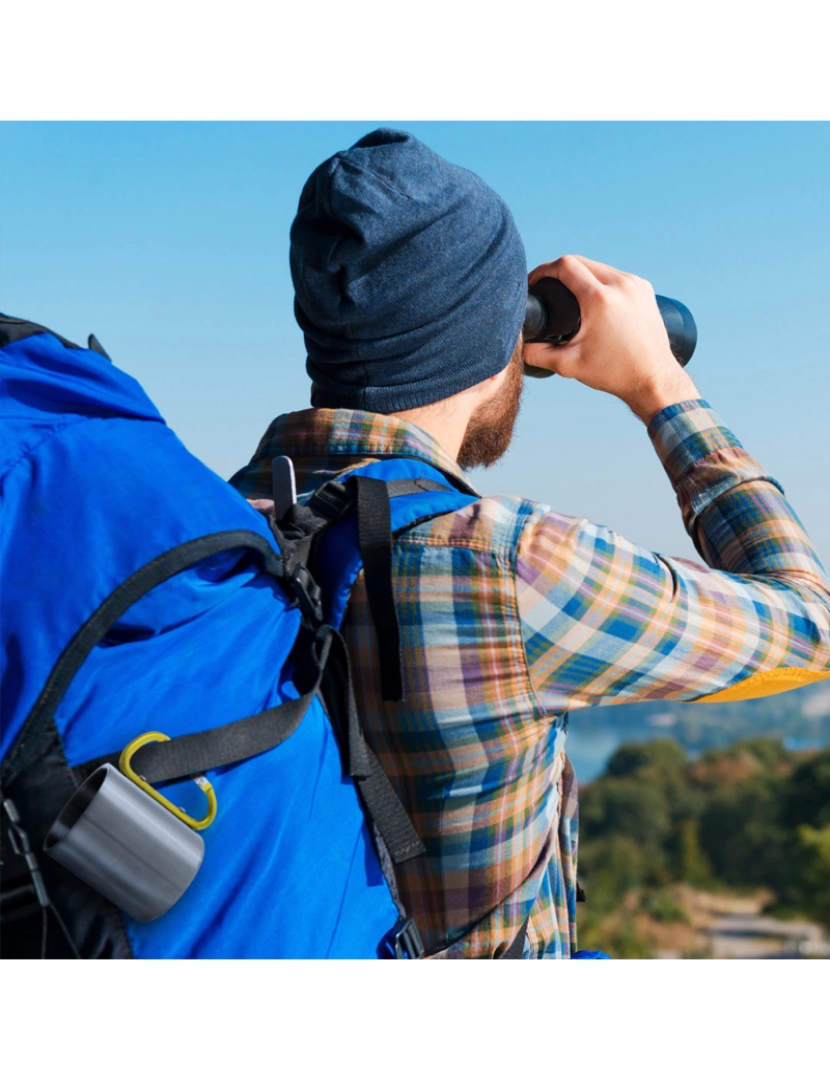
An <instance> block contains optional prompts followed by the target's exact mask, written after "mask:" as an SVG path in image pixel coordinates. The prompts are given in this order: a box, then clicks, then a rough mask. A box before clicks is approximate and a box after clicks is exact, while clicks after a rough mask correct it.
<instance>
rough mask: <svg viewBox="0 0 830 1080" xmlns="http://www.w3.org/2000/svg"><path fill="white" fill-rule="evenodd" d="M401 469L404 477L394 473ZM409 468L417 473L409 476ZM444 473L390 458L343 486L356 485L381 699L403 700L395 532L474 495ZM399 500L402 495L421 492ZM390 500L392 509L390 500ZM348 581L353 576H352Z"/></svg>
mask: <svg viewBox="0 0 830 1080" xmlns="http://www.w3.org/2000/svg"><path fill="white" fill-rule="evenodd" d="M398 470H400V471H403V472H406V473H409V474H410V475H409V476H398V477H396V476H395V473H396V472H397V471H398ZM413 471H416V472H418V473H420V474H421V475H416V476H413V475H411V474H412V472H413ZM446 481H447V478H446V477H445V476H444V474H443V473H439V472H438V470H437V469H435V468H433V467H432V466H430V465H427V464H426V463H424V462H418V461H414V460H413V459H391V460H385V461H382V462H377V463H374V464H372V465H368V466H364V467H363V468H361V469H357V470H355V471H354V472H353V473H351V474H349V476H348V477H347V478H346V486H347V487H348V486H349V485H353V486H354V488H355V489H356V492H357V496H356V503H357V523H358V526H357V527H358V547H359V551H360V559H361V562H362V564H363V572H364V580H365V583H366V595H367V598H368V601H369V610H370V612H371V615H372V622H373V623H374V627H375V635H376V638H377V646H378V658H379V663H380V676H381V695H382V697H383V700H384V701H402V700H403V676H402V663H401V633H400V624H399V622H398V614H397V609H396V607H395V595H394V589H393V582H392V553H393V544H394V537H395V535H398V534H400V533H401V532H403V531H404V530H405V529H408V528H411V527H412V526H413V525H415V524H418V523H420V522H423V521H427V520H429V519H430V518H434V517H439V516H440V515H442V514H446V513H451V512H452V511H454V510H459V509H461V507H463V506H466V505H467V504H469V503H470V502H474V501H476V499H477V498H478V496H477V495H476V494H475V493H473V492H472V491H471V489H467V490H465V491H461V490H458V489H457V488H456V487H454V486H451V485H450V484H449V483H447V482H446ZM424 495H427V496H428V497H427V498H426V499H424V498H423V497H422V498H409V499H404V498H401V496H424ZM392 499H395V500H396V502H395V507H394V512H393V509H392V503H391V500H392ZM352 580H353V579H352Z"/></svg>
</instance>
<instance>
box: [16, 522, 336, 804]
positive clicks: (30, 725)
mask: <svg viewBox="0 0 830 1080" xmlns="http://www.w3.org/2000/svg"><path fill="white" fill-rule="evenodd" d="M234 548H248V549H250V550H253V551H256V552H258V553H259V554H260V555H262V557H263V568H264V569H265V571H266V572H267V573H270V574H271V575H272V576H274V577H276V578H278V579H280V580H282V579H283V578H284V570H283V563H282V559H281V558H280V556H279V555H277V553H276V552H275V551H274V549H273V548H272V547H271V545H270V544H269V543H268V541H267V540H266V539H265V537H263V536H260V535H259V534H257V533H255V532H249V531H248V530H245V529H239V530H231V531H228V532H220V533H213V534H211V535H209V536H202V537H199V538H198V539H196V540H191V541H189V542H188V543H185V544H180V545H179V546H178V547H174V548H171V549H170V550H169V551H165V552H164V553H163V554H161V555H159V556H158V557H157V558H155V559H153V560H151V561H150V562H149V563H146V564H145V565H144V566H142V567H141V568H140V569H139V570H137V571H136V572H135V573H134V574H132V575H131V576H130V577H128V578H127V580H126V581H124V582H122V583H121V585H119V586H118V587H117V588H116V589H114V590H113V592H111V593H110V595H109V596H108V597H107V598H106V600H104V602H103V603H102V604H101V605H100V606H99V607H98V608H97V609H96V610H95V611H94V612H93V613H92V615H91V616H90V617H89V618H88V619H87V621H86V622H85V623H84V624H83V626H82V627H81V628H80V629H79V630H78V631H77V632H76V633H75V635H74V637H73V638H72V639H71V640H70V641H69V643H68V645H67V646H66V648H65V649H64V651H63V652H62V653H61V655H60V657H59V658H58V661H57V663H56V664H55V666H54V667H53V668H52V671H51V673H50V675H49V678H48V679H47V681H46V684H45V685H44V687H43V690H42V691H41V692H40V695H39V696H38V699H37V701H36V702H35V704H34V705H33V706H32V709H31V711H30V712H29V715H28V716H27V718H26V720H25V722H24V724H23V727H22V729H21V731H20V735H19V736H18V738H17V740H16V742H15V745H14V747H13V749H12V750H11V752H10V753H9V754H8V755H7V757H6V760H5V761H4V762H3V764H2V769H0V779H2V783H4V784H8V783H11V782H12V781H13V780H14V779H15V777H16V776H18V775H19V773H20V772H22V771H23V769H25V767H26V765H27V764H28V761H29V758H30V755H31V753H32V751H33V750H34V749H35V748H36V747H37V744H38V741H39V739H40V737H41V735H42V733H43V730H44V728H45V727H46V725H47V724H48V723H49V721H50V720H51V719H52V718H53V717H54V715H55V711H56V709H57V708H58V706H59V705H60V703H61V701H62V700H63V697H64V694H65V693H66V691H67V690H68V689H69V686H70V684H71V682H72V680H73V679H74V678H75V675H76V674H77V672H78V671H79V669H80V668H81V665H82V664H83V663H84V661H85V660H86V658H87V657H88V656H89V654H90V652H92V650H93V649H94V648H95V646H96V645H97V644H98V643H99V642H100V641H101V640H102V638H104V637H105V636H106V635H107V633H109V631H110V630H111V629H112V627H113V626H114V625H115V623H117V622H118V620H119V619H120V618H121V617H122V616H123V615H124V614H125V613H126V612H127V611H128V610H129V609H130V608H131V607H132V606H133V604H135V603H136V601H138V600H140V599H141V597H142V596H144V594H145V593H148V592H150V591H151V589H154V588H155V587H156V586H157V585H160V584H161V583H162V582H164V581H167V580H168V579H169V578H171V577H174V576H175V575H176V574H178V573H180V572H181V571H182V570H186V569H188V567H191V566H193V565H195V564H196V563H198V562H201V561H202V559H205V558H207V557H208V556H210V555H216V554H218V553H219V552H221V551H228V550H232V549H234ZM313 693H316V686H315V688H314V691H313V692H312V693H311V696H313ZM301 700H302V699H301ZM308 700H310V698H309V699H308ZM307 704H308V702H307V701H306V702H305V705H306V706H307ZM285 705H288V706H290V707H291V708H290V709H289V710H286V712H296V711H297V705H296V704H295V703H294V702H286V703H285ZM278 708H280V709H282V708H284V706H282V705H281V706H278ZM270 711H273V710H269V712H270ZM297 722H299V721H297ZM175 741H177V740H170V742H171V743H173V742H175ZM150 745H151V746H159V747H161V746H167V745H169V744H167V743H164V744H162V743H155V744H150ZM148 748H150V747H149V746H148V747H147V748H144V747H143V748H142V750H141V751H139V753H141V754H142V760H141V761H140V764H141V765H142V766H143V765H144V754H143V750H144V749H148ZM136 758H138V754H137V755H136ZM196 771H198V770H196ZM145 775H146V774H145ZM187 775H189V774H187ZM171 778H172V777H171ZM157 782H160V781H157Z"/></svg>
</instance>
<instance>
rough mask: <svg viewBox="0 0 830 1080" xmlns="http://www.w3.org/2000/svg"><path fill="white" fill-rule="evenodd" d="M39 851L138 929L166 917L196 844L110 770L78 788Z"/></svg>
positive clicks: (197, 857) (193, 864)
mask: <svg viewBox="0 0 830 1080" xmlns="http://www.w3.org/2000/svg"><path fill="white" fill-rule="evenodd" d="M43 850H44V851H45V852H46V854H47V855H49V856H51V857H52V858H53V859H55V860H56V861H57V862H59V863H60V864H61V865H62V866H65V867H66V869H67V870H71V871H72V873H73V874H75V875H77V877H79V878H81V880H82V881H85V882H86V883H87V885H90V886H91V887H92V888H93V889H95V890H96V891H97V892H99V893H100V894H101V895H102V896H105V897H106V898H107V900H110V901H112V903H113V904H115V905H116V907H119V908H121V909H122V910H124V911H126V912H127V914H128V915H132V917H133V918H134V919H137V920H138V921H139V922H150V921H151V920H152V919H157V918H158V917H159V916H160V915H163V914H164V913H165V911H168V910H169V909H170V908H171V907H172V906H173V904H175V903H176V901H177V900H178V899H179V898H180V897H181V896H182V894H183V893H184V892H185V890H186V889H187V887H188V886H189V885H190V883H191V882H192V881H193V879H194V877H195V876H196V872H197V870H198V869H199V867H200V865H201V863H202V859H203V858H204V854H205V844H204V841H203V840H202V838H201V836H199V834H198V833H197V832H194V831H193V829H191V828H189V827H188V826H187V825H185V824H184V822H182V821H179V820H178V818H176V817H174V816H173V814H171V813H170V811H169V810H166V809H165V808H164V807H163V806H162V805H161V804H160V803H159V802H157V801H156V800H155V799H153V798H152V797H151V796H150V795H148V794H146V792H144V791H142V790H141V788H139V787H138V786H137V785H136V784H134V783H133V782H132V781H131V780H128V779H127V777H126V776H124V775H123V773H121V772H119V770H118V769H116V768H115V767H114V766H113V765H109V764H107V765H102V766H101V767H100V768H98V769H96V770H95V772H94V773H93V774H92V775H91V776H90V777H89V778H88V779H87V780H86V781H85V782H84V783H83V784H82V785H81V786H80V787H79V788H78V790H77V791H76V792H75V794H74V795H73V796H72V798H71V799H70V800H69V802H68V803H67V804H66V806H65V807H64V808H63V810H61V812H60V814H58V816H57V818H56V819H55V821H54V823H53V824H52V827H51V828H50V830H49V832H48V834H47V836H46V840H45V841H44V843H43Z"/></svg>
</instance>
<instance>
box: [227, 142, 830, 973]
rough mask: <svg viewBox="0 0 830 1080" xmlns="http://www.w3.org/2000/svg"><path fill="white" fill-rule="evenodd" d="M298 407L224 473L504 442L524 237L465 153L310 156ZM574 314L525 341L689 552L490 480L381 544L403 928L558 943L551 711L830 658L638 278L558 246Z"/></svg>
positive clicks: (774, 529) (767, 514)
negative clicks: (461, 162)
mask: <svg viewBox="0 0 830 1080" xmlns="http://www.w3.org/2000/svg"><path fill="white" fill-rule="evenodd" d="M291 269H292V275H293V281H294V286H295V290H296V303H295V311H296V315H297V319H298V321H299V323H300V325H301V327H302V329H303V330H304V332H305V340H306V346H307V350H308V359H307V370H308V373H309V375H310V376H311V379H312V380H313V387H312V405H313V406H314V407H313V408H312V409H310V410H307V411H304V412H299V413H294V414H290V415H288V416H281V417H279V418H278V419H277V420H275V421H274V422H273V423H272V424H271V426H270V427H269V429H268V431H267V432H266V434H265V436H264V438H263V439H262V442H261V443H260V446H259V448H258V450H257V452H256V454H255V456H254V458H253V460H252V461H251V463H250V464H249V465H248V467H247V468H245V469H242V470H241V471H240V472H239V473H237V474H236V476H235V477H234V478H233V481H232V482H233V483H234V484H235V486H236V487H237V488H238V489H239V490H240V491H241V492H242V493H243V494H244V495H246V497H248V498H251V499H257V498H266V497H267V496H268V494H269V489H270V462H271V459H272V458H273V457H274V456H276V455H282V454H285V455H288V456H290V457H291V458H292V459H293V461H294V464H295V467H296V469H297V472H298V479H299V489H300V490H301V491H305V492H310V491H312V490H313V489H314V488H315V487H317V486H318V485H319V484H321V483H322V482H324V481H325V480H326V479H329V478H331V477H332V476H334V475H336V474H337V473H339V472H341V471H343V470H345V469H348V468H352V467H354V466H355V465H356V464H358V463H361V462H365V461H368V460H372V459H375V458H382V457H390V456H391V457H394V456H403V457H408V458H415V459H418V460H422V461H425V462H429V463H431V464H432V465H434V466H436V467H437V468H439V469H440V470H442V471H443V472H444V473H445V475H447V476H448V477H451V478H453V480H454V482H455V483H456V485H458V486H462V487H466V486H467V485H468V481H467V480H466V479H465V477H464V475H463V473H462V471H461V470H462V469H463V468H468V467H471V466H475V465H489V464H492V463H493V462H494V461H496V460H497V459H498V458H499V457H500V456H501V455H502V454H503V453H504V452H505V450H506V449H507V446H508V444H509V441H510V434H511V432H512V427H513V422H514V421H515V417H516V414H517V411H518V405H519V398H520V394H521V383H522V367H521V365H522V346H521V338H520V333H521V328H522V322H523V316H524V310H525V299H526V295H527V280H528V279H527V278H526V266H525V255H524V249H523V247H522V243H521V240H520V239H519V236H518V233H517V231H516V228H515V225H514V223H513V220H512V217H511V216H510V212H509V211H508V209H507V207H506V206H505V205H504V203H503V202H502V201H501V199H499V197H498V196H497V195H496V194H495V193H494V192H492V191H491V190H490V189H489V188H488V187H487V186H486V185H485V184H484V183H483V182H482V181H481V180H480V179H479V178H478V177H476V176H474V175H472V174H471V173H469V172H467V171H466V170H463V169H460V168H457V167H455V166H453V165H450V164H448V163H447V162H446V161H444V160H443V159H441V158H440V157H438V156H437V155H436V154H434V153H433V152H432V151H430V150H428V149H427V148H426V147H425V146H423V145H422V144H421V143H420V142H418V141H417V140H416V139H414V138H413V137H412V136H410V135H407V134H405V133H403V132H395V131H391V130H386V129H381V130H379V131H376V132H374V133H372V134H370V135H368V136H366V137H365V138H363V139H361V140H360V141H359V142H358V143H356V144H355V146H353V147H352V148H351V149H350V150H348V151H345V152H343V153H340V154H336V155H335V156H334V157H333V158H331V159H330V160H329V161H327V162H325V163H324V164H323V165H321V166H320V167H319V168H318V169H317V170H315V172H314V173H313V174H312V176H311V177H310V178H309V180H308V182H307V184H306V186H305V188H304V190H303V193H302V196H301V198H300V205H299V211H298V213H297V217H296V220H295V222H294V225H293V227H292V231H291ZM543 276H552V277H557V278H559V279H560V280H561V281H563V282H564V284H565V285H567V286H568V287H569V288H570V289H571V290H572V291H573V292H574V293H575V295H576V297H577V299H578V301H579V304H580V308H581V312H582V326H581V329H580V331H579V333H578V334H577V335H576V337H575V338H574V340H573V341H572V342H571V343H569V344H568V345H565V346H563V347H560V348H555V349H554V348H552V347H550V346H547V345H540V344H535V345H528V346H526V347H525V348H524V358H525V359H526V360H527V361H528V363H530V364H533V365H535V366H538V367H544V368H548V369H550V370H552V371H555V372H556V373H557V374H559V375H560V376H565V377H568V378H576V379H579V380H580V381H581V382H583V383H585V384H586V385H587V386H590V387H593V388H594V389H596V390H602V391H605V392H607V393H611V394H614V395H615V396H616V397H618V398H620V400H621V401H622V402H624V403H625V404H627V405H628V406H629V407H630V408H631V409H632V410H633V411H634V412H635V413H636V415H637V416H639V417H640V419H641V420H642V421H643V422H644V423H645V424H646V425H647V430H648V434H649V436H650V438H651V440H652V442H653V444H654V447H655V450H656V451H657V453H658V455H659V457H660V460H661V461H662V463H663V465H664V467H665V469H666V472H667V474H668V476H669V479H670V481H671V482H672V484H673V486H674V489H675V492H676V494H677V498H678V501H679V504H680V508H681V511H682V513H683V519H684V523H685V525H686V528H687V529H688V531H689V534H690V536H691V537H692V539H693V541H694V542H695V544H696V546H697V549H698V551H699V552H700V554H701V555H702V557H703V558H704V559H705V561H706V563H707V564H708V567H710V568H711V569H708V568H706V567H703V566H698V565H694V564H692V563H689V562H686V561H684V560H680V559H668V558H664V557H662V556H656V555H653V554H651V553H650V552H647V551H644V550H642V549H640V548H638V547H636V546H635V545H634V544H631V543H629V542H628V541H626V540H624V539H623V538H622V537H619V536H617V535H615V534H614V533H612V532H610V531H609V530H607V529H605V528H602V527H600V526H597V525H594V524H592V523H591V522H588V521H586V520H577V519H573V518H567V517H564V516H563V515H561V514H557V513H555V512H553V511H551V510H550V509H549V508H548V507H546V506H541V505H538V504H534V503H532V502H528V501H525V500H522V499H519V498H512V497H488V498H481V499H479V501H477V502H475V503H473V504H472V505H471V506H468V507H467V508H466V509H464V510H461V511H458V512H456V513H452V514H447V515H445V516H444V517H440V518H437V519H434V520H431V521H428V522H425V523H422V524H420V525H418V526H416V527H415V528H412V529H410V530H409V531H407V532H406V533H405V534H403V535H402V536H400V537H398V538H397V540H396V543H395V554H394V560H395V561H394V582H395V597H396V604H397V608H398V614H399V618H400V622H401V633H402V650H403V656H404V684H405V685H404V690H405V695H404V700H403V702H401V703H390V702H384V701H383V700H382V697H381V692H380V681H379V675H378V655H377V649H376V642H375V635H374V632H373V627H372V622H371V617H370V614H369V608H368V604H367V598H366V593H365V589H364V588H363V584H362V581H361V580H360V579H359V580H358V582H357V584H356V586H355V589H354V591H353V594H352V598H351V602H350V609H349V611H348V613H347V617H346V620H345V622H344V626H343V632H344V634H345V637H346V640H347V642H348V644H349V646H350V651H351V656H352V658H353V663H354V669H355V675H356V687H357V691H356V692H357V696H358V706H359V709H360V711H361V714H362V717H363V722H364V724H365V727H366V731H367V736H368V738H369V740H370V742H371V743H372V745H373V748H374V750H375V751H376V753H377V754H378V756H379V758H380V760H381V762H382V764H383V765H384V767H385V768H386V770H387V772H388V774H389V776H390V778H391V780H392V782H393V784H394V786H395V788H396V789H397V791H398V793H399V794H400V796H401V798H402V800H403V802H404V804H405V805H406V807H407V808H408V810H409V811H410V814H411V816H412V819H413V821H414V824H415V826H416V828H417V830H418V832H419V834H420V836H421V837H422V839H423V841H424V843H425V845H426V848H427V853H426V855H425V856H422V857H420V858H418V859H416V860H413V861H412V862H409V863H407V864H405V865H404V866H403V867H402V868H401V869H400V887H401V891H402V894H403V898H404V901H405V903H406V905H407V908H408V910H409V911H410V912H411V913H412V914H414V915H415V917H416V920H417V922H418V925H419V928H420V931H421V934H422V936H423V938H424V942H425V945H426V949H427V953H428V954H432V955H438V956H445V957H499V956H501V955H502V954H503V953H504V952H505V951H506V950H507V949H508V948H509V946H510V945H511V943H512V942H513V941H514V940H515V939H516V937H517V935H519V934H520V933H521V931H522V927H523V926H524V925H525V922H526V920H527V936H526V943H525V955H526V956H530V957H567V956H569V955H570V954H571V953H572V952H573V951H574V950H575V948H576V925H575V922H576V921H575V900H576V854H577V853H576V848H577V807H576V785H575V782H574V777H573V773H572V770H571V768H570V766H569V763H568V761H567V758H566V757H565V753H564V751H565V743H566V735H567V727H568V722H567V713H568V711H569V710H570V711H573V712H574V714H575V715H574V718H573V721H572V722H578V713H577V710H579V709H580V708H583V707H585V706H587V705H601V704H611V703H622V702H627V701H638V700H650V699H657V698H666V699H674V700H682V701H696V700H698V701H699V700H729V699H732V698H736V697H752V696H758V695H759V694H764V693H769V692H775V691H776V690H782V689H788V688H790V687H793V686H798V685H802V684H803V683H806V682H809V681H812V680H814V679H821V678H826V677H828V675H830V583H828V580H827V578H826V576H825V574H824V571H823V569H822V567H821V565H820V563H819V561H818V558H817V557H816V554H815V552H814V551H813V549H812V547H811V545H810V542H809V540H808V539H807V537H806V535H805V534H804V531H803V529H802V527H801V525H800V523H799V522H798V519H797V518H796V517H795V515H794V514H793V512H792V511H791V509H790V507H789V505H788V504H787V502H786V500H785V499H784V496H783V493H782V491H781V489H780V487H779V486H778V485H777V483H776V482H775V481H774V480H772V479H771V478H770V477H768V476H767V475H766V474H765V473H764V472H763V470H762V469H761V468H760V466H759V465H758V464H757V462H755V461H754V459H753V458H751V457H750V456H749V455H748V454H747V453H746V452H745V451H744V450H743V448H742V447H741V445H740V443H739V442H738V441H737V439H736V438H735V437H734V435H732V433H731V432H730V431H729V430H728V429H726V428H725V427H723V426H722V424H721V422H720V420H719V419H718V418H717V416H716V415H715V414H714V413H713V412H712V410H711V409H710V407H709V406H708V405H707V403H706V402H704V401H701V400H700V398H699V395H698V392H697V390H696V388H695V386H694V383H693V382H692V380H691V379H690V377H689V376H688V375H687V374H686V373H685V371H683V369H682V368H680V366H679V365H678V364H677V362H676V361H675V359H674V357H673V356H672V354H671V351H670V349H669V343H668V339H667V336H666V332H665V329H664V327H663V324H662V321H661V319H660V316H659V313H658V310H657V307H656V304H655V300H654V293H653V291H652V289H651V286H650V285H649V284H648V283H647V282H645V281H642V280H640V279H638V278H636V277H633V276H632V275H630V274H625V273H622V272H620V271H618V270H614V269H612V268H611V267H609V266H605V265H603V264H602V263H598V262H593V261H591V260H590V259H585V258H581V257H578V256H568V257H565V258H562V259H559V260H557V261H556V262H552V263H548V264H545V265H543V266H540V267H537V269H536V270H534V271H533V273H532V274H531V275H530V279H529V280H530V283H531V284H532V283H534V282H535V281H537V280H538V279H539V278H541V277H543Z"/></svg>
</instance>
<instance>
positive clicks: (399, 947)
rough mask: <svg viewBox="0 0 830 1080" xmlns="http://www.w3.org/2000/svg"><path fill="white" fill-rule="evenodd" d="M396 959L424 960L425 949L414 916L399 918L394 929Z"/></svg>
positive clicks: (393, 938)
mask: <svg viewBox="0 0 830 1080" xmlns="http://www.w3.org/2000/svg"><path fill="white" fill-rule="evenodd" d="M392 940H393V941H394V947H395V959H396V960H422V959H423V957H424V953H425V951H426V950H425V949H424V943H423V941H421V935H420V934H419V933H418V927H417V926H416V925H415V920H414V919H412V918H402V919H398V921H397V923H396V924H395V927H394V928H393V930H392Z"/></svg>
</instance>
